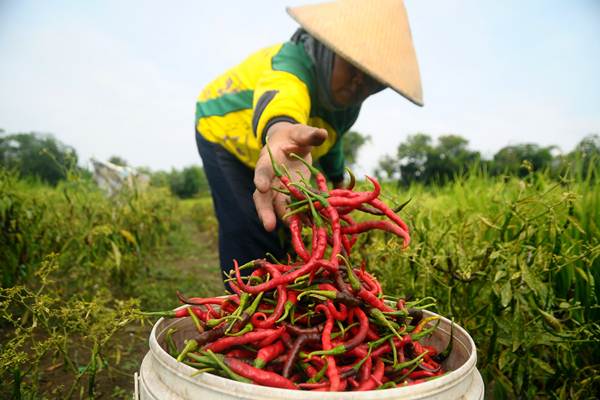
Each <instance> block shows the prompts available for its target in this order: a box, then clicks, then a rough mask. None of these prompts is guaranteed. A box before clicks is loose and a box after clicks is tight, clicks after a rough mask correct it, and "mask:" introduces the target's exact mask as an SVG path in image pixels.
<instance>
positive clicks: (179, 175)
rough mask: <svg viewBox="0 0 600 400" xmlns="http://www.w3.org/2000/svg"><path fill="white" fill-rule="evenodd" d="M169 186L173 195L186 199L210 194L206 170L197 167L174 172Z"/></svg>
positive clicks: (171, 174)
mask: <svg viewBox="0 0 600 400" xmlns="http://www.w3.org/2000/svg"><path fill="white" fill-rule="evenodd" d="M169 186H170V188H171V192H173V194H175V195H176V196H178V197H181V198H184V199H185V198H190V197H194V196H196V195H198V194H205V193H207V192H208V181H207V180H206V175H205V174H204V170H203V169H202V168H200V167H198V166H195V165H193V166H190V167H186V168H184V169H183V170H182V171H181V172H179V171H177V170H175V169H174V170H172V171H171V173H170V185H169Z"/></svg>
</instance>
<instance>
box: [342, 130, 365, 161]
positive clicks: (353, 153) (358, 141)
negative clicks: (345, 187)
mask: <svg viewBox="0 0 600 400" xmlns="http://www.w3.org/2000/svg"><path fill="white" fill-rule="evenodd" d="M343 137H344V140H343V141H342V151H343V152H344V160H345V162H346V165H347V166H348V168H352V167H354V166H355V165H356V161H357V160H358V152H359V150H360V148H361V147H362V146H363V145H364V144H365V143H367V142H369V141H370V140H371V136H369V135H362V134H361V133H360V132H357V131H348V132H346V133H345V134H344V136H343Z"/></svg>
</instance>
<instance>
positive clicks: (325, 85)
mask: <svg viewBox="0 0 600 400" xmlns="http://www.w3.org/2000/svg"><path fill="white" fill-rule="evenodd" d="M290 40H291V41H292V42H293V43H302V44H303V45H304V50H305V51H306V53H307V54H308V56H309V57H310V59H311V60H312V62H313V64H314V65H315V72H316V87H317V93H316V95H317V101H318V103H319V105H320V106H322V107H323V108H325V109H326V110H328V111H337V110H342V109H343V107H340V106H339V105H337V104H336V103H335V100H334V99H333V94H332V93H331V76H332V74H333V60H334V58H335V53H334V52H333V51H331V50H329V49H328V48H327V47H326V46H325V45H323V44H322V43H321V42H319V41H318V40H317V39H315V38H314V37H313V36H312V35H311V34H310V33H308V32H306V31H305V30H304V29H302V28H299V29H298V30H297V31H296V32H295V33H294V34H293V35H292V37H291V39H290Z"/></svg>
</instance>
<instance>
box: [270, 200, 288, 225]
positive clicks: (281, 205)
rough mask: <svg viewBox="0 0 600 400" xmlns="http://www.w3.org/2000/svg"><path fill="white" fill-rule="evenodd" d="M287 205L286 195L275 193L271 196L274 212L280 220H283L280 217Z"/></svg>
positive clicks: (285, 210)
mask: <svg viewBox="0 0 600 400" xmlns="http://www.w3.org/2000/svg"><path fill="white" fill-rule="evenodd" d="M287 205H288V197H287V196H285V195H284V194H282V193H276V194H275V197H274V198H273V207H274V209H275V214H276V215H277V216H278V217H279V219H281V220H283V218H282V217H283V216H284V215H285V213H286V212H287V209H288V207H287ZM284 222H285V221H284Z"/></svg>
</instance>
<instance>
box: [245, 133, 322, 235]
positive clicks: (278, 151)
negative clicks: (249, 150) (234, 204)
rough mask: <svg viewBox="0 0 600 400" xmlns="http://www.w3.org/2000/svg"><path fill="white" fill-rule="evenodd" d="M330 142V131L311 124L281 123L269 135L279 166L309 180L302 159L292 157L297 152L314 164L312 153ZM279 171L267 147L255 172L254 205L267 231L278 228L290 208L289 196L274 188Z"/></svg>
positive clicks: (294, 176) (293, 177) (268, 139)
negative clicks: (274, 165)
mask: <svg viewBox="0 0 600 400" xmlns="http://www.w3.org/2000/svg"><path fill="white" fill-rule="evenodd" d="M325 139H327V131H326V130H325V129H322V128H315V127H312V126H308V125H301V124H291V123H289V122H278V123H276V124H274V125H273V126H272V127H271V128H270V129H269V132H268V133H267V145H268V146H269V149H270V150H271V155H272V157H273V160H274V161H275V163H276V164H278V165H279V164H280V165H283V166H285V167H286V168H287V170H288V171H290V173H291V175H292V176H291V179H292V180H293V181H294V180H300V179H301V178H302V177H308V176H309V175H310V174H309V171H308V169H307V168H306V166H305V165H304V164H303V163H302V162H301V161H299V160H297V159H295V158H293V157H290V154H292V153H295V154H297V155H298V156H300V157H302V158H304V160H306V161H307V162H308V163H312V157H311V154H310V152H311V150H312V148H313V147H314V146H319V145H320V144H322V143H323V142H324V141H325ZM274 179H275V171H273V165H272V163H271V158H270V156H269V152H268V150H267V147H266V146H265V147H263V149H262V150H261V152H260V155H259V157H258V161H257V163H256V170H255V171H254V185H255V186H256V190H255V191H254V196H253V197H254V204H255V206H256V211H257V213H258V217H259V218H260V220H261V221H262V223H263V226H264V227H265V229H266V230H267V231H269V232H270V231H272V230H273V229H275V225H276V223H277V216H279V217H281V216H282V215H283V214H284V213H285V209H286V196H285V195H283V194H282V193H279V192H276V191H274V190H272V189H271V187H272V185H273V184H274Z"/></svg>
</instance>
